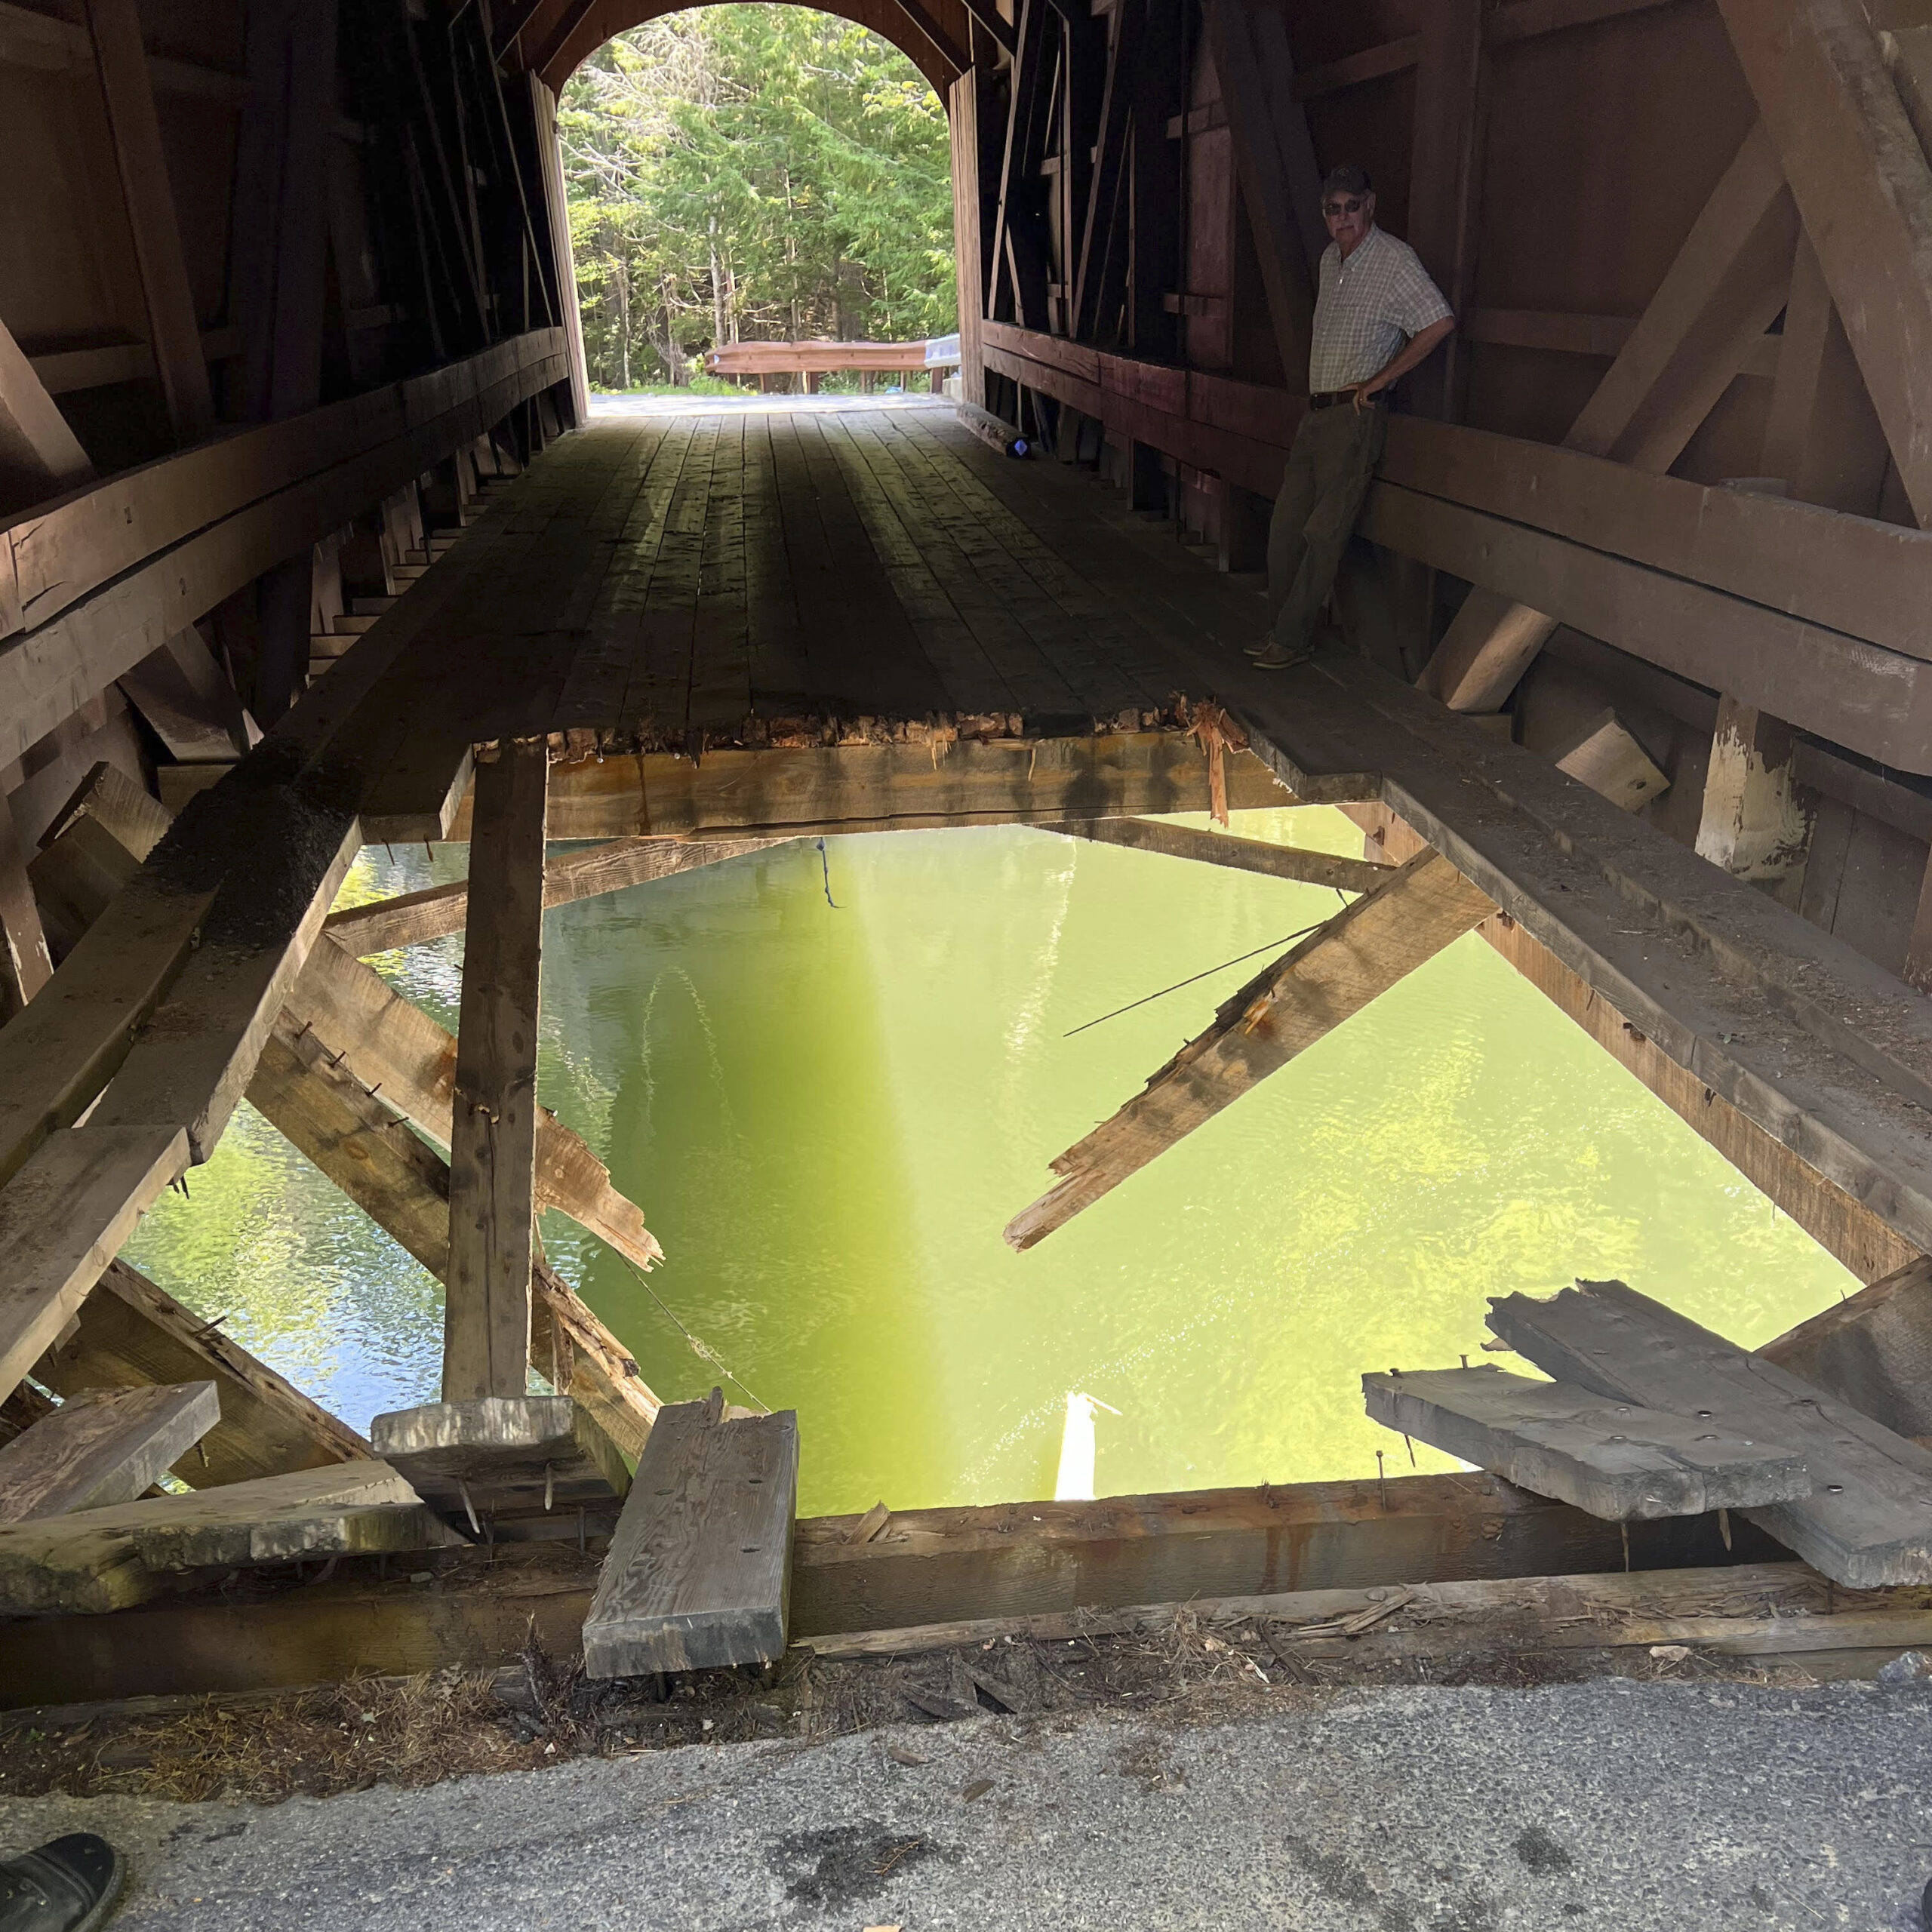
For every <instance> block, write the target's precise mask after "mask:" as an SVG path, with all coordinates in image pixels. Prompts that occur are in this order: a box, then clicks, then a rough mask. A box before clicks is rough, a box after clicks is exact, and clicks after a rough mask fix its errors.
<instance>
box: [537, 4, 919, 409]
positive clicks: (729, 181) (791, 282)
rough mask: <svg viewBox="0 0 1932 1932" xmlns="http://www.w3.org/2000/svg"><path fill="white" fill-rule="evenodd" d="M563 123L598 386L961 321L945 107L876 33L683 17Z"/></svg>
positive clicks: (768, 10) (603, 54)
mask: <svg viewBox="0 0 1932 1932" xmlns="http://www.w3.org/2000/svg"><path fill="white" fill-rule="evenodd" d="M559 123H560V127H561V132H562V136H563V143H564V154H565V166H566V168H567V170H568V176H569V183H570V201H571V241H572V244H573V246H574V248H575V251H576V255H577V282H578V288H579V292H580V295H581V297H582V298H583V305H584V336H585V346H586V351H587V352H588V355H589V361H590V370H591V376H592V380H593V381H595V382H596V383H598V384H600V385H601V386H605V387H612V388H629V387H631V386H633V385H634V384H636V383H641V382H650V381H663V380H666V379H668V380H671V381H672V382H680V383H681V382H684V381H686V380H688V379H689V377H690V374H691V369H692V367H693V365H694V361H695V360H696V358H697V357H699V356H700V355H701V354H702V352H703V350H704V349H706V348H709V347H710V346H712V345H713V344H714V343H728V342H737V341H739V340H780V341H791V342H795V341H802V340H809V339H811V338H813V337H825V336H831V337H838V338H841V339H845V340H851V339H864V340H874V341H902V342H903V341H911V340H918V339H919V338H921V337H926V336H932V335H941V334H946V333H947V332H949V331H951V330H952V328H955V326H956V321H955V317H956V314H957V305H956V300H955V287H954V276H953V261H952V180H951V162H950V158H949V146H948V140H947V134H946V115H945V110H944V109H943V108H942V107H941V106H940V103H939V101H938V100H937V97H935V96H934V94H933V91H932V90H931V88H929V87H928V85H926V82H925V81H924V78H922V77H921V75H920V74H919V72H918V69H916V68H915V67H914V66H912V63H911V62H910V61H909V60H907V59H906V57H905V56H904V55H903V54H900V52H899V51H897V49H896V48H893V47H892V46H891V45H888V43H887V42H884V41H883V40H881V39H880V38H878V35H875V34H873V33H870V32H867V31H866V29H864V28H863V27H859V26H854V25H852V24H851V23H850V22H848V21H845V20H837V19H835V18H833V17H832V16H831V15H830V14H819V13H813V12H808V11H805V10H804V9H803V8H797V7H793V6H790V5H730V6H714V7H706V8H700V9H697V10H696V11H691V12H688V13H681V14H671V15H668V16H666V17H663V18H662V19H660V20H653V21H651V22H650V23H648V24H647V25H645V26H641V27H638V28H636V29H634V30H633V31H632V32H629V33H626V34H620V35H618V36H617V38H616V39H614V40H613V41H611V42H609V43H608V45H606V46H605V47H604V48H601V50H600V51H598V53H597V54H595V55H594V56H593V57H592V59H591V60H589V61H588V62H586V64H585V65H584V66H583V67H581V68H580V69H579V70H578V71H577V74H576V75H574V78H572V80H571V83H570V85H569V87H568V89H567V90H566V91H565V96H564V100H563V103H562V109H561V115H560V118H559Z"/></svg>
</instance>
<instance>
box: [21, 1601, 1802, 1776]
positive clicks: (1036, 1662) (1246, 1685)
mask: <svg viewBox="0 0 1932 1932" xmlns="http://www.w3.org/2000/svg"><path fill="white" fill-rule="evenodd" d="M1671 1648H1672V1650H1673V1651H1674V1650H1675V1649H1676V1648H1678V1647H1676V1646H1672V1647H1671ZM1608 1675H1622V1676H1627V1677H1634V1678H1644V1679H1656V1680H1660V1681H1676V1682H1682V1681H1686V1680H1694V1679H1698V1678H1709V1679H1727V1680H1730V1681H1752V1682H1756V1683H1772V1682H1775V1683H1781V1684H1791V1685H1793V1686H1797V1685H1800V1684H1809V1683H1810V1682H1811V1681H1813V1680H1812V1679H1811V1678H1810V1676H1809V1675H1807V1673H1805V1672H1803V1671H1801V1670H1798V1669H1794V1668H1792V1667H1789V1666H1782V1667H1780V1668H1778V1669H1775V1670H1774V1671H1770V1672H1767V1671H1765V1670H1764V1669H1760V1668H1758V1667H1757V1666H1753V1665H1750V1664H1748V1663H1738V1662H1737V1661H1736V1660H1731V1659H1727V1658H1721V1657H1712V1656H1709V1655H1706V1654H1703V1653H1700V1652H1697V1651H1688V1652H1687V1654H1686V1655H1684V1656H1682V1657H1678V1656H1675V1655H1668V1656H1657V1655H1652V1654H1650V1653H1648V1652H1647V1651H1644V1650H1643V1649H1641V1648H1628V1649H1621V1650H1603V1651H1575V1650H1566V1651H1561V1652H1554V1651H1542V1652H1538V1651H1531V1650H1524V1651H1498V1650H1497V1648H1495V1647H1494V1645H1493V1644H1492V1645H1491V1647H1486V1648H1484V1649H1483V1650H1482V1651H1479V1652H1473V1653H1472V1654H1470V1655H1469V1656H1467V1657H1454V1656H1447V1657H1445V1656H1437V1657H1404V1656H1400V1655H1386V1654H1384V1655H1377V1654H1374V1653H1373V1652H1372V1651H1371V1649H1370V1648H1369V1647H1368V1646H1367V1645H1366V1644H1359V1643H1358V1642H1357V1641H1355V1639H1353V1638H1350V1637H1349V1636H1346V1635H1309V1634H1307V1633H1306V1632H1299V1631H1297V1630H1295V1629H1293V1628H1292V1627H1291V1626H1288V1625H1286V1624H1283V1623H1275V1622H1272V1621H1270V1620H1266V1619H1264V1618H1257V1617H1248V1618H1242V1619H1238V1620H1224V1621H1222V1622H1219V1623H1214V1624H1212V1625H1210V1624H1208V1623H1205V1622H1203V1621H1200V1620H1196V1619H1195V1617H1193V1616H1192V1614H1189V1613H1187V1612H1186V1611H1183V1613H1182V1614H1180V1616H1179V1617H1177V1618H1176V1619H1175V1620H1174V1622H1173V1623H1172V1624H1171V1625H1170V1626H1168V1627H1166V1628H1164V1629H1161V1630H1158V1631H1154V1632H1142V1633H1137V1634H1133V1635H1093V1636H1088V1637H1081V1638H1075V1639H1072V1640H1071V1641H1069V1640H1066V1639H1064V1638H1055V1639H1051V1640H1048V1639H1040V1638H1032V1637H1030V1636H1017V1635H1010V1636H1007V1637H1004V1638H992V1639H988V1640H985V1641H981V1642H980V1643H977V1644H971V1645H966V1646H962V1647H959V1648H958V1649H955V1650H952V1651H939V1652H930V1653H924V1654H918V1655H915V1656H910V1657H854V1658H840V1659H831V1658H823V1657H817V1656H815V1655H814V1654H813V1653H812V1652H811V1651H810V1650H809V1649H808V1648H807V1647H803V1646H801V1647H795V1648H794V1649H793V1650H792V1651H790V1652H789V1654H787V1656H786V1658H785V1659H784V1660H783V1662H782V1663H779V1664H777V1665H771V1666H764V1667H753V1666H744V1667H741V1668H739V1669H731V1670H714V1671H700V1672H692V1673H691V1674H690V1675H686V1676H681V1677H677V1678H661V1677H643V1678H620V1679H616V1680H613V1681H608V1682H607V1681H596V1680H593V1679H591V1678H586V1677H585V1676H584V1675H583V1665H582V1660H581V1659H580V1658H577V1657H550V1656H547V1655H546V1654H544V1653H543V1651H541V1650H540V1649H539V1648H538V1647H537V1646H536V1644H534V1642H533V1643H532V1644H531V1645H529V1647H527V1648H526V1650H525V1654H524V1656H523V1658H522V1659H521V1661H520V1663H518V1664H516V1665H515V1666H510V1667H508V1668H506V1669H498V1670H495V1671H486V1672H459V1671H454V1670H444V1671H438V1672H432V1673H431V1674H429V1675H425V1676H420V1677H408V1678H357V1679H352V1680H350V1681H348V1682H346V1683H343V1684H337V1685H332V1686H328V1687H323V1688H320V1689H310V1690H299V1691H291V1692H288V1693H285V1694H279V1695H275V1694H254V1695H251V1696H248V1697H208V1698H202V1699H196V1700H166V1703H167V1706H168V1707H167V1708H165V1709H140V1708H138V1707H137V1708H126V1707H124V1708H121V1709H116V1708H115V1707H113V1706H100V1707H96V1708H95V1709H94V1710H92V1711H91V1712H78V1711H77V1712H73V1713H71V1714H66V1715H63V1714H61V1713H50V1714H48V1715H45V1716H42V1715H37V1714H35V1713H33V1712H21V1713H18V1714H16V1715H14V1716H12V1717H11V1718H0V1795H5V1796H10V1797H32V1796H38V1795H44V1794H45V1793H48V1792H65V1793H67V1794H69V1795H72V1796H75V1797H88V1796H93V1795H97V1794H103V1793H115V1794H120V1795H136V1796H141V1797H149V1798H173V1799H177V1800H183V1801H190V1802H192V1801H200V1800H204V1799H208V1798H217V1797H220V1798H227V1799H229V1800H231V1801H236V1800H238V1801H245V1802H253V1803H257V1804H277V1803H279V1802H280V1801H281V1800H282V1799H284V1798H289V1797H292V1796H294V1795H297V1794H298V1793H299V1794H302V1795H308V1796H312V1797H327V1796H330V1795H334V1794H335V1793H337V1792H346V1791H358V1790H363V1789H368V1787H370V1786H373V1785H375V1784H378V1783H388V1784H392V1785H395V1786H404V1787H409V1786H424V1785H430V1784H435V1783H438V1782H440V1781H441V1780H443V1779H445V1778H449V1777H464V1776H467V1775H470V1774H475V1773H480V1772H488V1771H499V1770H537V1769H541V1768H543V1767H546V1766H549V1765H553V1764H568V1763H570V1762H571V1761H573V1760H576V1759H580V1758H586V1757H617V1756H623V1755H635V1754H637V1753H639V1752H651V1751H662V1750H672V1749H678V1748H681V1747H682V1746H688V1745H695V1744H734V1743H751V1742H754V1741H758V1740H766V1741H774V1740H790V1741H792V1742H794V1743H798V1744H801V1745H808V1744H816V1743H823V1742H824V1741H826V1740H829V1739H831V1738H833V1737H843V1736H847V1735H849V1734H853V1733H855V1732H859V1731H864V1730H875V1729H878V1728H881V1727H885V1726H888V1725H899V1724H947V1723H950V1722H955V1721H958V1720H959V1719H961V1718H969V1717H993V1718H999V1719H1001V1720H1004V1722H1003V1723H1001V1724H998V1725H997V1726H996V1727H995V1728H996V1730H998V1732H999V1738H998V1741H1000V1742H1001V1743H1005V1744H1007V1745H1008V1746H1014V1747H1016V1748H1020V1749H1026V1748H1029V1746H1030V1747H1032V1748H1037V1746H1038V1739H1039V1737H1040V1735H1041V1726H1042V1725H1047V1726H1057V1725H1060V1724H1064V1723H1065V1722H1066V1721H1068V1720H1069V1718H1071V1717H1072V1715H1074V1714H1075V1713H1076V1712H1081V1711H1085V1710H1096V1709H1105V1710H1112V1711H1113V1712H1116V1713H1117V1714H1118V1715H1122V1716H1124V1717H1131V1718H1132V1719H1133V1720H1134V1724H1135V1725H1136V1732H1135V1739H1134V1742H1133V1743H1131V1745H1130V1746H1127V1747H1125V1748H1124V1752H1123V1756H1122V1760H1121V1770H1122V1774H1123V1775H1124V1776H1128V1777H1134V1778H1137V1779H1139V1780H1141V1781H1142V1782H1143V1783H1152V1782H1154V1781H1156V1780H1161V1781H1164V1780H1165V1779H1166V1778H1167V1777H1168V1772H1169V1767H1168V1763H1167V1760H1166V1758H1165V1755H1164V1752H1163V1749H1162V1747H1161V1744H1160V1742H1159V1734H1160V1733H1162V1732H1169V1733H1171V1732H1172V1731H1173V1730H1177V1729H1180V1728H1183V1727H1187V1726H1189V1725H1192V1724H1198V1723H1201V1722H1207V1721H1215V1720H1217V1719H1219V1718H1224V1717H1226V1716H1229V1715H1235V1714H1236V1713H1238V1712H1243V1711H1251V1710H1253V1709H1255V1708H1256V1707H1257V1706H1265V1705H1266V1703H1269V1702H1270V1701H1275V1702H1280V1701H1284V1700H1306V1699H1309V1698H1311V1697H1314V1698H1320V1697H1328V1696H1332V1695H1335V1694H1343V1693H1346V1692H1349V1691H1351V1690H1358V1689H1362V1688H1368V1687H1388V1686H1392V1685H1397V1684H1441V1685H1444V1686H1450V1687H1454V1686H1458V1685H1462V1684H1489V1685H1497V1686H1500V1687H1509V1688H1518V1689H1520V1688H1528V1687H1534V1686H1538V1685H1543V1684H1559V1683H1570V1682H1577V1681H1583V1680H1584V1679H1586V1678H1595V1677H1603V1676H1608ZM888 1756H889V1758H890V1761H891V1762H893V1763H894V1764H900V1765H915V1764H921V1763H923V1762H924V1761H926V1760H925V1758H924V1757H923V1756H922V1755H921V1754H919V1753H918V1752H916V1751H914V1750H909V1749H906V1747H905V1746H903V1745H895V1746H892V1747H891V1748H890V1749H889V1752H888Z"/></svg>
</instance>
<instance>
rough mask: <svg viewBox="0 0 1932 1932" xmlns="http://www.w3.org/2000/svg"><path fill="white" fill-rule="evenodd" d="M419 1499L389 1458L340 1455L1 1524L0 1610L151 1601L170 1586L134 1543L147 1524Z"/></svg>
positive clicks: (307, 1513) (256, 1519) (296, 1515)
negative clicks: (248, 1477) (324, 1462)
mask: <svg viewBox="0 0 1932 1932" xmlns="http://www.w3.org/2000/svg"><path fill="white" fill-rule="evenodd" d="M417 1501H420V1498H419V1497H417V1494H416V1492H415V1491H414V1490H413V1489H411V1487H410V1486H409V1484H408V1482H407V1481H405V1479H404V1478H402V1477H401V1476H400V1475H398V1474H397V1473H396V1472H395V1470H394V1469H391V1468H390V1467H389V1466H388V1464H387V1463H379V1462H377V1463H331V1464H330V1465H329V1466H328V1467H327V1468H325V1469H298V1470H296V1471H294V1472H293V1473H291V1474H290V1475H279V1476H264V1477H263V1478H260V1480H259V1481H255V1482H237V1483H229V1484H225V1485H224V1486H223V1487H221V1488H220V1489H203V1490H197V1491H195V1493H194V1494H192V1496H162V1497H154V1498H152V1500H149V1501H146V1502H141V1503H122V1504H120V1505H118V1506H117V1507H115V1508H114V1509H85V1510H82V1512H80V1513H79V1514H78V1515H69V1516H49V1517H47V1518H43V1519H42V1520H40V1521H33V1522H26V1523H10V1524H7V1525H5V1527H0V1616H8V1617H32V1616H45V1615H48V1614H70V1613H78V1614H86V1615H90V1616H91V1615H94V1614H97V1613H99V1612H101V1611H112V1610H125V1609H126V1608H127V1607H128V1606H129V1605H131V1604H137V1603H146V1601H149V1599H150V1598H152V1597H155V1596H156V1595H159V1594H160V1592H162V1590H163V1589H165V1588H166V1587H167V1582H166V1579H165V1577H163V1576H162V1575H161V1574H158V1573H157V1572H156V1571H152V1570H150V1569H149V1567H148V1566H147V1565H146V1564H145V1563H143V1561H141V1558H140V1555H139V1554H138V1552H137V1551H136V1549H135V1547H134V1539H135V1537H136V1536H137V1534H139V1533H140V1531H143V1530H144V1529H150V1528H157V1529H158V1528H165V1527H169V1526H171V1525H176V1524H180V1525H183V1526H187V1525H195V1526H198V1527H204V1528H208V1527H214V1526H216V1525H219V1524H241V1525H243V1526H248V1525H251V1524H266V1523H268V1522H269V1521H271V1520H272V1519H273V1518H288V1519H289V1520H291V1521H300V1522H307V1521H314V1520H315V1517H316V1512H317V1511H318V1509H321V1508H325V1506H329V1505H332V1504H337V1503H415V1502H417Z"/></svg>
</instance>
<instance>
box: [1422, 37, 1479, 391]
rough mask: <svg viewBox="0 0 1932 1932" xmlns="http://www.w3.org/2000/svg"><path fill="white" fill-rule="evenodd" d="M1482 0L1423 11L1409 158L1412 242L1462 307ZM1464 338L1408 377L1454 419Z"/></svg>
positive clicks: (1470, 251) (1455, 305) (1471, 232)
mask: <svg viewBox="0 0 1932 1932" xmlns="http://www.w3.org/2000/svg"><path fill="white" fill-rule="evenodd" d="M1482 11H1483V10H1482V7H1481V0H1436V4H1435V5H1433V6H1431V7H1429V8H1427V9H1426V11H1425V12H1424V14H1423V35H1422V59H1421V61H1420V64H1419V66H1417V70H1416V109H1415V131H1414V140H1413V142H1412V143H1411V151H1410V152H1411V159H1410V166H1409V233H1408V242H1409V245H1410V247H1411V248H1414V250H1415V251H1416V253H1417V254H1418V255H1420V257H1422V260H1423V266H1424V267H1425V268H1426V269H1428V270H1429V273H1430V275H1432V276H1433V277H1434V278H1435V282H1436V285H1437V286H1438V287H1439V288H1441V291H1442V293H1443V294H1444V296H1446V297H1447V298H1448V302H1449V306H1450V307H1451V308H1452V309H1454V310H1455V311H1456V312H1457V314H1458V315H1460V314H1461V313H1462V312H1463V309H1465V308H1466V306H1468V303H1469V287H1470V284H1471V281H1472V278H1473V272H1474V266H1475V235H1476V220H1475V214H1476V204H1477V198H1478V191H1479V187H1480V183H1479V182H1478V159H1479V149H1480V145H1481V144H1480V141H1479V139H1478V137H1479V134H1480V132H1481V92H1482ZM1458 340H1459V339H1458V338H1457V337H1454V336H1451V337H1450V339H1449V342H1448V344H1447V346H1446V347H1445V348H1444V349H1443V351H1442V352H1441V353H1440V354H1439V355H1437V356H1436V357H1435V358H1433V359H1432V361H1431V362H1430V363H1429V365H1428V366H1427V367H1426V368H1421V369H1418V370H1417V371H1416V372H1415V375H1414V378H1413V379H1412V380H1411V383H1410V384H1409V388H1410V390H1411V403H1412V405H1413V406H1414V408H1416V409H1417V410H1418V411H1420V412H1421V413H1422V414H1425V415H1429V416H1440V417H1447V418H1449V419H1450V420H1454V418H1455V417H1457V415H1459V414H1460V408H1459V403H1460V398H1459V396H1458V395H1457V388H1458V384H1457V374H1458V373H1459V372H1458V371H1457V365H1456V359H1455V358H1456V357H1457V350H1458Z"/></svg>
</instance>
